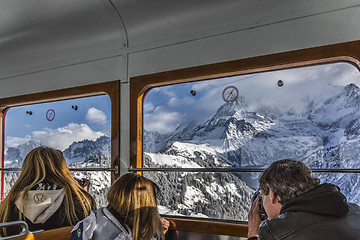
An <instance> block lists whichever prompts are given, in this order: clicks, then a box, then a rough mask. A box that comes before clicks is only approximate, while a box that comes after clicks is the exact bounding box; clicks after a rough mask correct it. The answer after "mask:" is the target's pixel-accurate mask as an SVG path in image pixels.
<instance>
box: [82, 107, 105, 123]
mask: <svg viewBox="0 0 360 240" xmlns="http://www.w3.org/2000/svg"><path fill="white" fill-rule="evenodd" d="M85 118H86V120H87V121H88V122H89V123H105V122H106V115H105V113H104V112H103V111H101V110H99V109H96V108H94V107H92V108H89V110H88V111H87V113H86V117H85Z"/></svg>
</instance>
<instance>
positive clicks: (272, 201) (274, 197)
mask: <svg viewBox="0 0 360 240" xmlns="http://www.w3.org/2000/svg"><path fill="white" fill-rule="evenodd" d="M270 199H271V203H272V204H275V203H278V202H279V201H280V197H279V196H276V195H275V193H274V192H273V191H272V190H271V189H270Z"/></svg>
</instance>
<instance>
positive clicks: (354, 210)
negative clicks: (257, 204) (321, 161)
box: [259, 184, 360, 240]
mask: <svg viewBox="0 0 360 240" xmlns="http://www.w3.org/2000/svg"><path fill="white" fill-rule="evenodd" d="M259 239H260V240H270V239H271V240H275V239H276V240H280V239H284V240H293V239H296V240H319V239H320V240H321V239H326V240H332V239H334V240H335V239H336V240H338V239H346V240H359V239H360V207H359V206H357V205H356V204H352V203H347V201H346V198H345V196H344V195H343V194H342V193H340V191H339V188H338V187H337V186H335V185H332V184H321V185H319V186H317V187H315V188H313V189H312V190H310V191H308V192H306V193H304V194H302V195H300V196H298V197H296V198H294V199H292V200H289V201H287V202H286V203H284V204H283V206H282V208H281V211H280V216H279V217H277V218H273V219H267V220H266V221H264V222H263V223H262V224H261V226H260V231H259Z"/></svg>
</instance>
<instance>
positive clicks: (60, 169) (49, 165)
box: [0, 147, 95, 225]
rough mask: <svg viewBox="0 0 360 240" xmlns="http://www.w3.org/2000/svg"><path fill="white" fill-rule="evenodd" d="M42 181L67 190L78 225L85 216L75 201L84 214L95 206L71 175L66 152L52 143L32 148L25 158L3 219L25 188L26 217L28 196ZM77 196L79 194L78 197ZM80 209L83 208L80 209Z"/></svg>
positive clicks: (0, 211) (67, 207)
mask: <svg viewBox="0 0 360 240" xmlns="http://www.w3.org/2000/svg"><path fill="white" fill-rule="evenodd" d="M41 182H48V183H52V184H56V185H57V186H59V187H60V188H62V189H63V191H65V197H64V200H63V203H62V204H63V206H64V211H65V216H64V218H63V219H62V220H60V221H62V222H65V220H67V223H68V225H74V224H75V223H77V222H78V221H80V220H81V219H79V218H78V216H77V215H76V209H75V208H76V207H75V205H74V201H76V202H78V203H79V204H80V206H81V208H82V210H83V214H84V216H85V217H86V216H88V215H89V214H90V212H91V210H92V208H93V207H94V206H95V203H94V202H93V199H92V198H91V196H90V195H89V194H88V193H86V191H85V190H84V189H83V188H82V187H81V186H80V185H79V183H78V182H77V181H76V180H75V179H74V178H73V177H72V176H71V173H70V170H69V169H68V167H67V165H66V162H65V159H64V156H63V155H62V153H61V152H60V151H59V150H55V149H53V148H49V147H37V148H35V149H33V150H32V151H30V152H29V153H28V154H27V156H26V157H25V159H24V162H23V165H22V168H21V172H20V175H19V177H18V179H17V180H16V182H15V184H14V185H13V187H12V188H11V190H10V192H9V194H8V195H7V197H6V198H5V200H4V201H3V202H2V203H1V205H0V222H6V221H8V220H9V219H8V218H9V214H11V212H12V211H13V207H14V206H15V205H14V203H15V200H16V198H17V197H18V194H20V192H21V191H23V194H22V197H21V199H20V202H21V204H20V208H22V209H21V210H20V211H19V220H24V216H23V213H22V212H23V211H24V207H25V204H24V202H25V198H26V195H27V193H28V192H29V190H31V189H32V188H33V187H34V186H36V185H37V184H39V183H41ZM75 197H76V198H75ZM77 212H79V210H77Z"/></svg>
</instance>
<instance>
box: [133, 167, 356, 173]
mask: <svg viewBox="0 0 360 240" xmlns="http://www.w3.org/2000/svg"><path fill="white" fill-rule="evenodd" d="M128 170H129V172H264V171H265V170H266V169H259V168H129V169H128ZM311 171H312V172H314V173H360V169H347V168H341V169H329V168H322V169H311Z"/></svg>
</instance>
